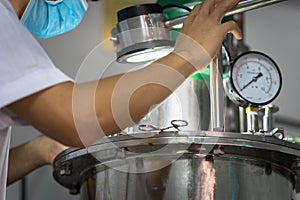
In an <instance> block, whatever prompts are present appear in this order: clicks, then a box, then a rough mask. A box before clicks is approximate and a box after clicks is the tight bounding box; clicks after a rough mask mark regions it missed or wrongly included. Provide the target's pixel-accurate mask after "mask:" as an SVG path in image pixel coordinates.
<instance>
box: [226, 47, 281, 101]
mask: <svg viewBox="0 0 300 200" xmlns="http://www.w3.org/2000/svg"><path fill="white" fill-rule="evenodd" d="M231 81H232V85H233V87H234V89H235V91H236V93H237V94H238V95H239V96H240V97H242V99H244V100H245V101H247V102H248V103H250V104H254V105H264V104H268V103H270V102H271V101H273V100H274V99H275V98H276V97H277V96H278V94H279V91H280V89H281V84H282V78H281V74H280V71H279V68H278V66H277V65H276V63H275V62H274V61H273V60H272V59H271V58H270V57H268V56H267V55H265V54H263V53H260V52H247V53H245V54H242V55H240V56H239V57H238V58H237V59H236V60H235V61H234V63H233V66H232V71H231Z"/></svg>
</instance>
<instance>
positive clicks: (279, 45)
mask: <svg viewBox="0 0 300 200" xmlns="http://www.w3.org/2000/svg"><path fill="white" fill-rule="evenodd" d="M116 2H117V3H116ZM120 2H122V4H119V3H120ZM145 2H151V1H142V0H132V1H116V0H100V1H98V2H91V3H90V4H89V5H90V6H89V9H88V12H87V14H86V16H85V18H84V20H83V22H82V23H81V24H80V26H79V27H78V28H77V29H76V30H73V31H71V32H69V33H66V34H64V35H62V36H59V37H55V38H51V39H46V40H39V42H40V43H41V45H42V46H43V47H44V48H45V50H46V51H47V52H48V54H49V56H50V57H51V59H52V60H53V62H54V63H55V64H56V65H57V66H58V67H59V68H60V69H61V70H62V71H64V72H65V73H66V74H68V75H69V76H71V77H73V78H75V77H76V73H77V72H78V69H79V68H80V66H81V63H82V62H83V61H84V59H85V58H86V57H87V55H89V53H90V52H91V51H92V50H93V49H94V48H95V47H96V46H97V45H98V44H99V43H101V42H104V45H102V46H101V47H100V48H97V51H99V52H100V53H99V54H98V56H97V59H95V61H94V62H96V63H93V64H94V65H95V66H97V67H98V70H99V73H101V72H102V71H104V70H105V68H106V66H103V62H98V61H99V60H106V61H105V62H110V60H111V59H112V58H113V57H114V53H113V52H112V48H111V47H110V46H109V45H110V42H109V41H108V39H109V34H110V30H111V28H112V27H113V26H115V16H116V11H117V10H118V9H119V8H120V7H126V6H127V5H130V4H142V3H145ZM152 2H153V1H152ZM299 9H300V1H299V0H289V1H287V2H283V3H279V4H276V5H272V6H269V7H265V8H260V9H258V10H254V11H249V12H246V14H245V21H244V23H245V25H244V26H245V34H244V38H245V41H246V43H247V44H248V46H249V47H250V49H251V50H257V51H261V52H264V53H266V54H268V55H269V56H271V57H272V58H273V59H274V60H275V61H276V62H277V64H278V65H279V67H280V69H281V72H282V75H283V88H282V91H281V93H280V95H279V97H278V98H277V100H276V101H275V102H274V104H275V105H277V106H279V108H280V110H279V112H278V113H277V114H276V115H275V116H276V119H277V124H276V125H277V127H283V128H284V129H285V132H286V134H288V135H293V136H299V137H300V114H299V113H300V106H299V105H298V103H299V102H300V92H299V89H298V87H299V86H300V77H299V74H300V66H299V61H298V58H299V57H300V39H299V38H298V37H299V36H300V20H299V19H300V12H299ZM108 10H109V12H108ZM130 68H131V66H130V65H124V64H114V65H113V67H112V68H110V69H109V70H108V71H106V73H105V74H104V76H109V75H112V74H118V73H121V72H125V71H128V70H129V69H130ZM101 70H102V71H101ZM90 78H91V79H94V78H99V77H90ZM39 135H40V133H39V132H38V131H36V130H35V129H33V128H31V127H14V128H13V133H12V141H11V142H12V144H11V145H12V146H16V145H19V144H21V143H24V142H26V141H28V140H30V139H32V138H35V137H37V136H39ZM22 186H23V185H22V183H21V181H19V182H16V183H14V184H13V185H11V186H9V188H8V194H7V200H18V199H23V200H24V199H29V200H40V199H43V200H52V199H57V200H75V199H79V196H73V195H70V194H69V192H68V190H67V189H65V188H63V187H62V186H60V185H58V184H57V183H56V182H55V181H54V179H53V177H52V167H51V166H47V167H43V168H41V169H39V170H37V171H35V172H33V173H31V174H30V175H28V176H27V177H26V187H25V189H22ZM298 199H300V198H298Z"/></svg>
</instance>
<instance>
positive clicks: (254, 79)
mask: <svg viewBox="0 0 300 200" xmlns="http://www.w3.org/2000/svg"><path fill="white" fill-rule="evenodd" d="M262 76H263V74H262V73H261V72H259V73H258V74H257V75H256V76H254V77H253V78H252V80H251V81H250V82H249V83H247V84H246V85H245V86H244V87H243V88H242V89H241V90H240V91H243V90H244V89H245V88H246V87H248V86H249V85H250V84H251V83H253V82H255V81H257V79H258V78H259V77H262Z"/></svg>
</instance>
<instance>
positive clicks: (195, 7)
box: [190, 4, 201, 17]
mask: <svg viewBox="0 0 300 200" xmlns="http://www.w3.org/2000/svg"><path fill="white" fill-rule="evenodd" d="M200 8H201V4H197V5H195V6H194V8H193V10H192V11H191V12H190V16H191V17H195V16H196V15H198V13H199V10H200Z"/></svg>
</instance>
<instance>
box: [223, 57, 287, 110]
mask: <svg viewBox="0 0 300 200" xmlns="http://www.w3.org/2000/svg"><path fill="white" fill-rule="evenodd" d="M248 54H258V55H259V56H262V57H265V58H266V59H267V60H268V61H270V62H271V63H272V64H273V66H275V68H276V70H277V73H278V75H279V83H278V84H279V87H278V89H277V91H276V94H275V95H273V97H272V98H271V99H270V100H268V101H266V102H260V103H257V102H253V101H250V100H248V99H246V98H245V97H243V95H241V94H240V92H238V90H237V88H236V86H235V84H234V83H233V74H232V73H233V68H234V66H235V64H236V63H237V62H238V61H239V60H240V59H241V58H242V57H244V56H246V55H248ZM228 68H229V69H228V70H229V77H228V78H229V82H230V84H228V83H224V87H225V91H226V93H227V95H228V96H229V98H230V99H231V100H233V101H234V102H235V103H237V104H239V105H240V106H243V107H246V106H248V105H249V104H251V105H257V106H263V105H266V104H269V103H271V102H272V101H274V99H276V98H277V97H278V95H279V93H280V91H281V88H282V75H281V72H280V69H279V67H278V65H277V63H276V62H275V61H274V60H273V59H272V58H271V57H270V56H268V55H266V54H265V53H262V52H259V51H247V52H245V53H242V54H240V55H239V56H237V57H236V58H235V59H234V60H233V62H232V63H231V65H230V67H228ZM227 73H228V72H227ZM226 87H227V88H226ZM228 87H229V88H228Z"/></svg>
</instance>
